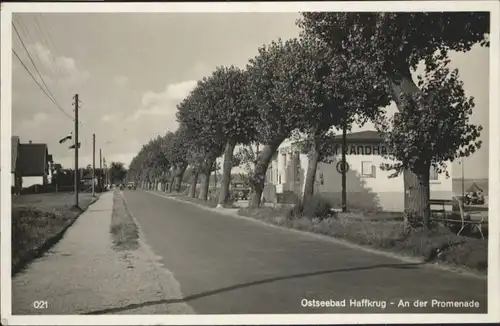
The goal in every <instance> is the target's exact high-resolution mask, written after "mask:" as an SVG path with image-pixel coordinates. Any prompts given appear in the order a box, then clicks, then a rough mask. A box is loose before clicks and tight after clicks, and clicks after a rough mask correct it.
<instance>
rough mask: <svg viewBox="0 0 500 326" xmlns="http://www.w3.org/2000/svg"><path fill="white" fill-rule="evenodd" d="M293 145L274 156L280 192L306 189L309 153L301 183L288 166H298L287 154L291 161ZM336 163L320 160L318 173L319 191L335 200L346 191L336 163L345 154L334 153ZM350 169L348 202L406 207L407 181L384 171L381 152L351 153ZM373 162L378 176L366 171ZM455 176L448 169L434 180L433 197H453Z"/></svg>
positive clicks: (304, 158) (302, 159)
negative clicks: (370, 175) (289, 154)
mask: <svg viewBox="0 0 500 326" xmlns="http://www.w3.org/2000/svg"><path fill="white" fill-rule="evenodd" d="M289 149H290V146H281V148H280V150H279V154H278V157H277V160H273V161H272V164H271V168H272V171H273V173H274V175H273V182H272V183H273V184H274V185H275V186H276V192H277V193H281V192H283V191H287V190H290V191H295V192H297V191H296V190H297V189H301V191H300V192H301V193H302V192H303V190H304V179H305V174H306V171H307V166H308V158H307V155H306V154H300V156H299V161H300V168H299V169H300V171H301V172H300V173H301V175H300V177H299V179H300V185H298V183H297V182H294V180H287V175H288V176H290V173H289V172H288V173H287V170H288V171H289V170H290V169H296V167H295V166H294V161H293V160H291V159H290V158H289V157H288V155H287V162H286V163H287V164H286V166H285V160H284V157H283V155H282V152H288V151H289ZM332 159H333V160H334V161H333V162H332V163H319V164H318V170H317V173H316V183H315V192H318V193H321V194H322V195H324V196H326V197H329V198H331V199H332V201H335V202H339V200H340V198H341V192H342V174H341V173H339V172H338V171H337V169H336V164H337V162H339V161H340V160H341V155H336V156H334V157H332ZM347 162H348V164H349V167H350V169H349V171H348V173H347V184H346V188H347V192H348V198H347V201H348V205H349V204H351V205H355V206H358V205H361V206H363V207H365V208H371V209H383V210H387V211H402V210H403V207H404V182H403V177H402V175H400V176H398V177H395V178H389V175H390V174H391V173H392V172H390V171H383V170H382V169H381V168H380V165H381V164H382V163H389V161H387V160H384V158H383V157H382V156H381V155H354V154H352V155H347ZM363 162H370V163H371V164H372V165H374V166H375V177H369V176H363V175H362V163H363ZM276 172H278V173H280V174H281V175H282V177H281V179H282V180H281V184H280V183H279V182H278V180H277V179H276ZM448 172H449V175H450V176H451V175H452V171H451V164H448ZM321 175H323V184H321V181H320V180H321ZM297 185H298V187H297ZM452 188H453V185H452V178H451V177H450V178H446V175H445V174H444V173H442V174H440V175H438V180H436V181H433V180H432V181H430V191H431V198H432V199H451V198H452V196H453V192H452Z"/></svg>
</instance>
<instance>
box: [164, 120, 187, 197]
mask: <svg viewBox="0 0 500 326" xmlns="http://www.w3.org/2000/svg"><path fill="white" fill-rule="evenodd" d="M186 132H187V130H186V129H185V128H179V129H177V130H176V131H175V132H174V133H173V134H171V136H170V137H169V139H168V140H167V141H166V142H165V143H164V147H163V150H164V151H165V155H166V156H167V157H168V159H169V161H170V164H171V171H172V179H171V182H170V189H169V191H170V192H171V191H172V190H174V189H175V190H176V191H177V192H179V191H180V188H181V186H182V179H183V176H184V172H185V171H186V168H187V166H188V162H187V158H186V152H187V146H188V143H187V141H188V139H187V137H186V136H187V133H186Z"/></svg>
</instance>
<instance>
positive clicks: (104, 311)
mask: <svg viewBox="0 0 500 326" xmlns="http://www.w3.org/2000/svg"><path fill="white" fill-rule="evenodd" d="M423 265H425V263H412V264H382V265H374V266H364V267H354V268H343V269H334V270H323V271H316V272H309V273H300V274H292V275H286V276H278V277H272V278H266V279H263V280H258V281H253V282H248V283H241V284H235V285H231V286H227V287H223V288H220V289H215V290H211V291H206V292H202V293H198V294H193V295H190V296H186V297H184V298H178V299H163V300H154V301H149V302H141V303H132V304H129V305H126V306H124V307H116V308H108V309H102V310H94V311H90V312H87V313H84V314H83V315H99V314H110V313H119V312H122V311H127V310H132V309H138V308H143V307H149V306H154V305H159V304H175V303H186V302H189V301H193V300H196V299H200V298H204V297H209V296H212V295H216V294H220V293H224V292H230V291H234V290H238V289H243V288H248V287H252V286H256V285H262V284H268V283H274V282H278V281H284V280H291V279H298V278H305V277H313V276H321V275H328V274H335V273H342V272H355V271H364V270H371V269H376V268H395V269H416V268H419V267H420V266H423Z"/></svg>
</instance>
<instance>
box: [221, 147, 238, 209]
mask: <svg viewBox="0 0 500 326" xmlns="http://www.w3.org/2000/svg"><path fill="white" fill-rule="evenodd" d="M235 146H236V142H234V141H228V142H227V143H226V149H225V150H224V164H223V166H222V184H221V188H220V193H219V201H218V205H217V206H224V205H225V204H226V203H227V198H228V195H229V184H230V182H231V170H232V167H233V152H234V147H235Z"/></svg>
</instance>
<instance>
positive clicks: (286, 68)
mask: <svg viewBox="0 0 500 326" xmlns="http://www.w3.org/2000/svg"><path fill="white" fill-rule="evenodd" d="M301 53H302V52H301V47H300V42H299V40H297V39H291V40H287V41H285V42H283V41H282V40H281V39H279V40H278V41H273V42H271V43H270V44H269V45H267V46H263V47H261V48H259V54H258V55H257V56H256V57H255V58H253V59H251V60H250V62H249V64H248V65H247V72H248V86H247V87H248V92H249V94H250V101H251V104H250V105H252V106H254V108H255V109H256V110H257V117H256V119H255V122H254V123H255V124H254V126H255V129H256V131H257V139H256V140H257V141H258V142H259V143H261V144H263V145H264V148H263V149H262V151H261V152H260V153H259V155H258V157H257V158H256V160H255V166H254V170H253V171H252V173H251V175H250V176H249V177H250V179H251V186H252V189H253V195H252V198H251V200H250V206H252V207H257V206H259V205H260V201H261V197H262V191H263V190H264V178H265V175H266V172H267V168H268V166H269V163H270V161H271V158H272V157H273V155H274V154H275V153H276V151H277V150H278V147H279V146H280V144H281V143H282V142H283V141H284V140H285V139H286V138H287V137H289V135H290V134H291V132H292V131H293V130H295V129H296V128H297V126H298V122H299V121H301V120H303V119H304V118H305V113H304V112H305V106H304V105H303V103H302V101H301V100H300V98H301V97H302V96H303V95H304V94H303V93H302V92H296V91H295V86H296V85H297V83H298V81H299V80H300V79H301V78H302V74H303V72H304V69H303V67H304V65H302V63H301V60H302V58H301Z"/></svg>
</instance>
